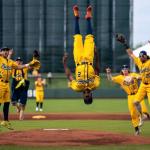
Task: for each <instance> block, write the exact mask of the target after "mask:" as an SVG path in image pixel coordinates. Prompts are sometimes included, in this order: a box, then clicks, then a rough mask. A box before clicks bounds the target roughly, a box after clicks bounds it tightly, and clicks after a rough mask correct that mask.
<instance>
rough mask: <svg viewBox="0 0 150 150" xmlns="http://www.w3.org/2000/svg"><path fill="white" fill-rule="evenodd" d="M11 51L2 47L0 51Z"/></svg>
mask: <svg viewBox="0 0 150 150" xmlns="http://www.w3.org/2000/svg"><path fill="white" fill-rule="evenodd" d="M9 50H10V48H8V47H2V48H1V49H0V51H9Z"/></svg>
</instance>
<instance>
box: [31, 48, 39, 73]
mask: <svg viewBox="0 0 150 150" xmlns="http://www.w3.org/2000/svg"><path fill="white" fill-rule="evenodd" d="M39 59H40V54H39V52H38V51H37V50H34V52H33V59H32V61H30V62H29V66H30V67H32V68H34V69H37V70H39V69H40V67H41V63H40V61H39Z"/></svg>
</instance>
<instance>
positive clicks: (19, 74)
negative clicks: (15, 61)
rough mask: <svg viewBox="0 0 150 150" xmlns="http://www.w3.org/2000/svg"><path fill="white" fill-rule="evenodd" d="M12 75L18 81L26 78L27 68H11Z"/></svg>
mask: <svg viewBox="0 0 150 150" xmlns="http://www.w3.org/2000/svg"><path fill="white" fill-rule="evenodd" d="M12 77H13V78H15V79H16V81H20V80H22V79H25V80H27V78H28V68H24V69H13V70H12Z"/></svg>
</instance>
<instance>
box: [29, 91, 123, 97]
mask: <svg viewBox="0 0 150 150" xmlns="http://www.w3.org/2000/svg"><path fill="white" fill-rule="evenodd" d="M28 97H30V98H34V97H35V90H32V89H30V90H29V92H28ZM81 97H82V93H80V92H74V91H73V90H71V89H46V90H45V98H81ZM93 97H94V98H126V94H125V93H124V92H123V90H121V89H98V90H95V91H93Z"/></svg>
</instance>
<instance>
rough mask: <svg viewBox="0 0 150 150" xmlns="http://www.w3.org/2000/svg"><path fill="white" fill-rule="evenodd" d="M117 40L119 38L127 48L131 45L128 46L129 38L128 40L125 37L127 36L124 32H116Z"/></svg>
mask: <svg viewBox="0 0 150 150" xmlns="http://www.w3.org/2000/svg"><path fill="white" fill-rule="evenodd" d="M116 40H117V41H118V42H120V43H121V44H123V45H124V46H125V48H126V49H128V48H129V46H128V44H127V40H126V38H125V36H124V35H123V34H121V33H117V34H116Z"/></svg>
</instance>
